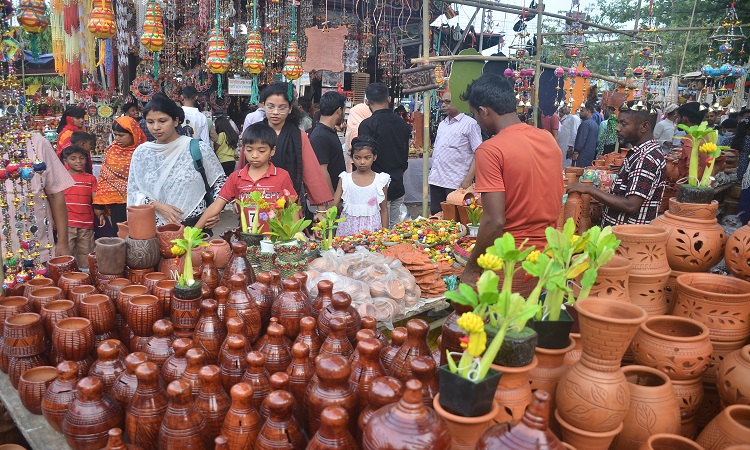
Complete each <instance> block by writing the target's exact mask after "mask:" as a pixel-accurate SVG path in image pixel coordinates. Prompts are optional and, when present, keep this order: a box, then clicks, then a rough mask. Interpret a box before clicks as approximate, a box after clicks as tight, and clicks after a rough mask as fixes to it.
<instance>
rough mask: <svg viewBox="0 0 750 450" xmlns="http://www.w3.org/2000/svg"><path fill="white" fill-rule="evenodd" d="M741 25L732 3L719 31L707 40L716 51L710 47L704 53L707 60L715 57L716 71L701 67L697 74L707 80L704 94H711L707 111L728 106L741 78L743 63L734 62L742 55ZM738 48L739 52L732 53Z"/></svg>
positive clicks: (743, 73)
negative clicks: (712, 97)
mask: <svg viewBox="0 0 750 450" xmlns="http://www.w3.org/2000/svg"><path fill="white" fill-rule="evenodd" d="M741 23H742V21H740V20H739V18H738V17H737V10H736V9H735V5H734V1H733V2H732V4H731V6H730V7H729V8H728V9H727V13H726V15H725V16H724V18H723V19H722V20H721V23H720V25H719V27H718V28H717V29H716V31H714V33H713V34H712V35H711V36H710V37H709V38H708V39H709V40H710V41H711V45H712V46H717V47H718V51H716V52H714V49H713V47H711V48H709V49H708V53H709V56H711V55H712V54H714V53H715V54H716V56H715V62H716V63H715V64H716V67H712V66H711V65H710V64H706V65H704V66H703V67H701V74H702V75H703V76H705V77H707V78H708V79H707V80H706V86H705V87H704V90H705V91H706V94H714V103H713V104H712V105H711V110H715V111H723V109H724V106H727V105H729V104H730V103H731V102H732V98H733V97H734V95H735V94H737V92H738V90H737V86H736V85H737V82H738V81H739V80H740V79H742V77H743V76H744V75H745V68H744V67H742V63H743V62H744V61H739V60H738V58H739V57H740V56H744V55H745V49H744V46H745V42H746V40H747V38H746V36H745V33H744V31H743V30H742V26H741V25H740V24H741ZM738 48H739V50H738V51H735V50H737V49H738ZM735 63H737V64H735ZM730 86H731V87H730ZM730 109H732V111H730V112H735V110H736V109H737V108H730Z"/></svg>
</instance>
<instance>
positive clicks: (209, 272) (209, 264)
mask: <svg viewBox="0 0 750 450" xmlns="http://www.w3.org/2000/svg"><path fill="white" fill-rule="evenodd" d="M219 280H220V278H219V271H218V270H217V268H216V264H214V255H213V253H211V252H203V253H201V284H203V285H204V288H205V287H208V288H209V289H210V292H211V295H210V296H209V297H213V293H214V289H216V288H217V287H219Z"/></svg>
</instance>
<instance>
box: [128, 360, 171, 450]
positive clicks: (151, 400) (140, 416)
mask: <svg viewBox="0 0 750 450" xmlns="http://www.w3.org/2000/svg"><path fill="white" fill-rule="evenodd" d="M135 376H136V377H137V378H138V387H137V388H136V390H135V395H133V399H132V400H131V401H130V403H129V404H128V409H127V412H126V413H125V430H126V433H127V436H128V441H130V442H131V443H133V444H136V445H139V446H141V447H143V448H144V449H146V448H156V446H157V445H158V443H159V429H160V428H161V422H162V420H163V419H164V415H165V414H166V413H167V405H168V403H169V399H168V398H167V393H166V392H164V389H163V388H162V387H161V384H160V383H159V367H158V366H157V365H156V364H154V363H152V362H146V363H143V364H141V365H140V366H138V367H137V368H136V369H135Z"/></svg>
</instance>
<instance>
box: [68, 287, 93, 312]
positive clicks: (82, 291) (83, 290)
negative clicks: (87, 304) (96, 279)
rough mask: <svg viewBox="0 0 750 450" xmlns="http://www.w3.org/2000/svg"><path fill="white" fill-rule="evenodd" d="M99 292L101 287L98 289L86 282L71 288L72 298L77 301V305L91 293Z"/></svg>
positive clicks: (74, 301)
mask: <svg viewBox="0 0 750 450" xmlns="http://www.w3.org/2000/svg"><path fill="white" fill-rule="evenodd" d="M98 293H99V289H97V288H96V287H95V286H91V285H87V284H84V285H82V286H76V287H74V288H73V289H71V290H70V300H71V301H72V302H73V303H75V304H76V307H77V306H78V304H79V303H81V300H83V299H84V298H86V297H88V296H89V295H94V294H98Z"/></svg>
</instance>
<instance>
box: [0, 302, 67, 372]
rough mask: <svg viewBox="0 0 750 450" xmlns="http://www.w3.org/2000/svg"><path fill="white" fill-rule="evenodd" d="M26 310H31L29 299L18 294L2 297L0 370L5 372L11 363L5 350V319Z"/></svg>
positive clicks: (0, 305)
mask: <svg viewBox="0 0 750 450" xmlns="http://www.w3.org/2000/svg"><path fill="white" fill-rule="evenodd" d="M55 289H59V288H55ZM25 312H31V302H30V301H29V300H28V299H26V298H24V297H18V296H13V297H5V298H0V370H2V371H3V372H6V373H7V372H8V366H9V365H10V360H9V356H8V353H7V352H6V351H4V346H5V338H4V337H3V336H4V334H5V319H7V318H8V317H11V316H14V315H16V314H20V313H25Z"/></svg>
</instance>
